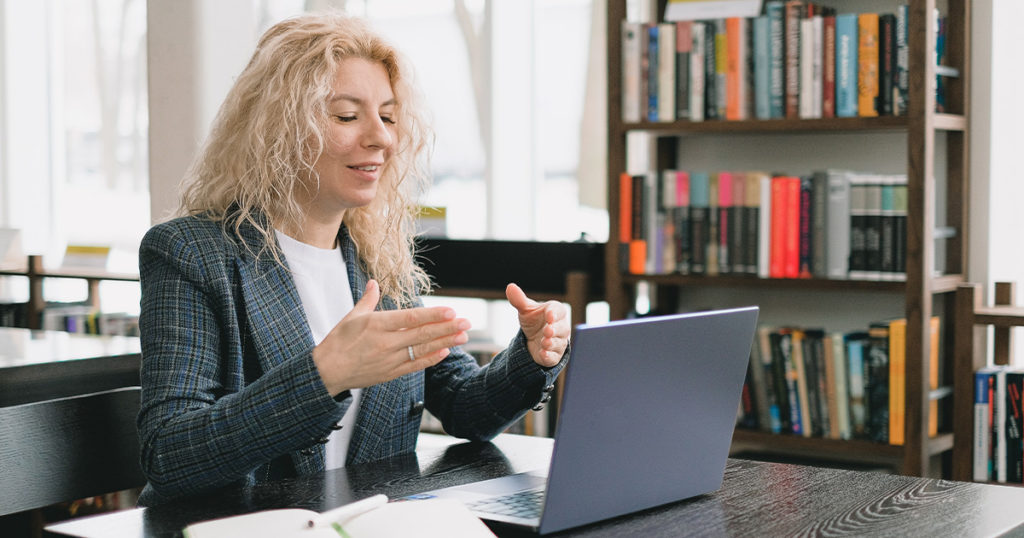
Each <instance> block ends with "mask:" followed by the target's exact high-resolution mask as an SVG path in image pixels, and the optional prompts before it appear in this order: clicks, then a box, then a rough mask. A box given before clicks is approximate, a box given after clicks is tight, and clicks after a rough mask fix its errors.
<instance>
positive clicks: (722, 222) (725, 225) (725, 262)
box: [714, 172, 736, 275]
mask: <svg viewBox="0 0 1024 538" xmlns="http://www.w3.org/2000/svg"><path fill="white" fill-rule="evenodd" d="M732 177H733V174H732V172H719V173H718V177H717V181H715V183H714V184H715V186H716V187H717V190H718V235H717V241H718V274H720V275H727V274H729V273H731V272H732V257H731V256H732V253H733V252H732V251H733V249H731V248H730V245H731V243H732V237H733V236H734V235H736V230H735V229H734V228H733V224H735V219H734V215H735V207H734V205H733V193H732V190H733V180H732Z"/></svg>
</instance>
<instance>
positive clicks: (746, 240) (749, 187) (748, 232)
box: [742, 172, 761, 275]
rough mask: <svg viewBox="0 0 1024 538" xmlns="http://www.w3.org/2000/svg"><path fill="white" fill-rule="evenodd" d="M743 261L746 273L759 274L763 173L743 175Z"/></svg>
mask: <svg viewBox="0 0 1024 538" xmlns="http://www.w3.org/2000/svg"><path fill="white" fill-rule="evenodd" d="M743 181H744V185H743V198H744V203H743V206H744V208H743V211H744V212H743V245H742V249H743V263H744V264H745V268H744V271H743V272H744V273H746V274H748V275H757V273H758V265H759V263H760V260H759V259H758V256H759V254H760V245H759V244H758V242H759V241H760V240H761V207H760V205H761V174H758V173H756V172H747V173H746V174H744V175H743Z"/></svg>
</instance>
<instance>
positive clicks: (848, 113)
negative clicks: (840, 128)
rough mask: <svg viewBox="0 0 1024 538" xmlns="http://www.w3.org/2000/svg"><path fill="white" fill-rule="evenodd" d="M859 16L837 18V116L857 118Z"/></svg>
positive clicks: (848, 14) (843, 15)
mask: <svg viewBox="0 0 1024 538" xmlns="http://www.w3.org/2000/svg"><path fill="white" fill-rule="evenodd" d="M858 34H859V32H858V29H857V15H856V14H855V13H844V14H842V15H837V16H836V116H838V117H840V118H853V117H856V116H857V91H858V90H857V85H858V80H857V73H858V70H859V67H858V66H859V61H858V58H857V47H858V45H857V44H858V39H859V38H858Z"/></svg>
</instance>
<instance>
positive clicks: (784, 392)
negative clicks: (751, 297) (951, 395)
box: [738, 317, 941, 445]
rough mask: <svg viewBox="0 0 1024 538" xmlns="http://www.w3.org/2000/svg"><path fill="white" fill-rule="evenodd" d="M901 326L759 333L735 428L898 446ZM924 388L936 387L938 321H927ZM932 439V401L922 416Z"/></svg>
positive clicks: (903, 346) (889, 323) (898, 323)
mask: <svg viewBox="0 0 1024 538" xmlns="http://www.w3.org/2000/svg"><path fill="white" fill-rule="evenodd" d="M906 327H907V324H906V320H905V319H896V320H889V321H884V322H876V323H871V324H870V325H869V328H868V330H866V331H853V332H846V333H843V332H827V331H825V330H823V329H804V328H794V327H783V328H770V327H759V328H758V331H757V339H756V341H755V342H754V345H753V348H752V350H751V359H750V369H749V373H748V376H747V381H746V384H745V385H744V390H743V398H742V401H741V409H740V413H739V421H738V426H740V427H744V428H749V429H758V430H763V431H767V432H771V433H778V434H783V433H784V434H792V435H799V436H804V437H822V438H829V439H865V440H870V441H875V442H879V443H889V444H893V445H902V444H903V441H904V428H905V427H906V423H905V419H904V414H905V412H904V411H905V408H906V390H905V386H906V353H905V351H906ZM930 335H931V357H930V368H931V369H930V373H931V379H930V384H931V388H932V390H933V392H935V394H936V396H937V395H938V394H939V393H940V392H941V391H937V390H935V389H938V385H939V375H938V372H939V364H938V362H939V360H938V358H939V350H938V344H939V318H937V317H935V318H932V319H931V323H930ZM928 428H929V432H930V434H931V435H936V434H937V433H938V401H937V400H935V399H933V400H932V401H931V406H930V409H929V414H928Z"/></svg>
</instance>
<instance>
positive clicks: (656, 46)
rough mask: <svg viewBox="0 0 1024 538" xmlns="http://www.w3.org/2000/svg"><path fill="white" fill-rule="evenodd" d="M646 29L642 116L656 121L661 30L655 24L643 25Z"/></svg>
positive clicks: (659, 84) (659, 85)
mask: <svg viewBox="0 0 1024 538" xmlns="http://www.w3.org/2000/svg"><path fill="white" fill-rule="evenodd" d="M645 28H646V29H647V62H646V65H647V76H646V77H645V79H646V81H647V107H646V109H645V110H646V113H645V114H644V115H643V116H644V118H646V119H647V121H658V99H659V97H660V95H659V93H660V90H661V83H660V81H659V70H660V66H661V63H660V62H661V60H660V59H659V56H658V53H659V51H660V50H661V44H660V35H659V32H660V31H661V28H660V27H659V26H658V25H657V24H647V25H645Z"/></svg>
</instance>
